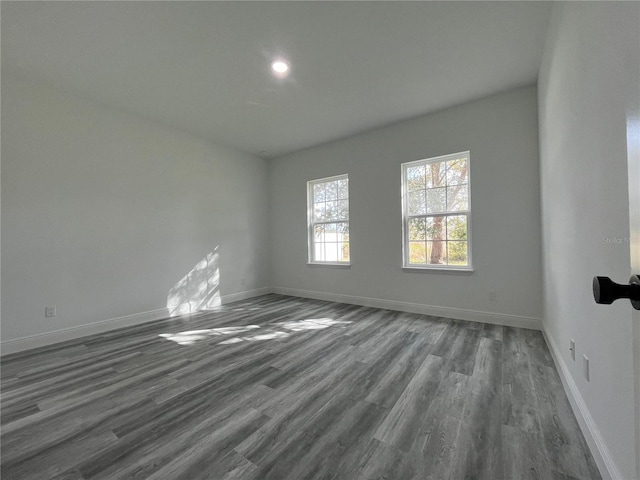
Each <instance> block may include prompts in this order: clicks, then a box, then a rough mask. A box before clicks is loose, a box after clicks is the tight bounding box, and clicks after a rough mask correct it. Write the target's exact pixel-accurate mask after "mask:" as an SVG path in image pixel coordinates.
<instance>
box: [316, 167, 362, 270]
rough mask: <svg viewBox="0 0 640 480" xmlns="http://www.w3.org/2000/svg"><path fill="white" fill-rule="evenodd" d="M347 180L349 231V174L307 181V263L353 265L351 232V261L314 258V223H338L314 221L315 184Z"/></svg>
mask: <svg viewBox="0 0 640 480" xmlns="http://www.w3.org/2000/svg"><path fill="white" fill-rule="evenodd" d="M343 179H346V180H347V192H348V197H347V200H348V201H349V218H348V219H347V221H346V223H348V224H349V231H350V230H351V191H350V188H349V174H348V173H343V174H341V175H333V176H331V177H325V178H316V179H314V180H309V181H307V265H314V266H317V265H321V266H328V267H347V268H348V267H350V266H351V233H349V261H348V262H334V261H332V262H324V261H321V260H315V258H314V245H315V243H314V241H313V238H314V237H313V227H314V225H318V224H322V223H336V221H335V220H334V221H327V222H315V223H314V222H313V203H314V202H313V186H314V185H317V184H318V183H327V182H331V181H336V180H343ZM337 222H338V223H343V222H344V220H339V221H337Z"/></svg>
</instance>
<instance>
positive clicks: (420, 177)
mask: <svg viewBox="0 0 640 480" xmlns="http://www.w3.org/2000/svg"><path fill="white" fill-rule="evenodd" d="M425 187H426V183H425V166H424V165H418V166H417V167H408V168H407V190H408V191H412V190H424V189H425Z"/></svg>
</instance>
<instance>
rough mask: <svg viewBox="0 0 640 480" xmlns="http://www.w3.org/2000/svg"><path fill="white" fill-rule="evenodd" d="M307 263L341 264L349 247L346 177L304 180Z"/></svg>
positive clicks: (344, 260) (348, 253)
mask: <svg viewBox="0 0 640 480" xmlns="http://www.w3.org/2000/svg"><path fill="white" fill-rule="evenodd" d="M307 194H308V199H307V218H308V227H309V232H308V237H309V262H310V263H325V264H345V265H348V264H349V261H350V249H349V176H348V175H338V176H336V177H329V178H321V179H318V180H312V181H310V182H307Z"/></svg>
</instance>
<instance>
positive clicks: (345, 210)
mask: <svg viewBox="0 0 640 480" xmlns="http://www.w3.org/2000/svg"><path fill="white" fill-rule="evenodd" d="M336 205H337V207H336V220H349V200H338V201H337V202H336Z"/></svg>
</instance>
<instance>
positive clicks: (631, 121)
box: [627, 79, 640, 478]
mask: <svg viewBox="0 0 640 480" xmlns="http://www.w3.org/2000/svg"><path fill="white" fill-rule="evenodd" d="M636 88H637V90H636V91H637V92H638V96H640V79H639V80H638V82H637V85H636ZM633 110H634V111H631V112H629V114H628V116H627V153H628V155H627V159H628V162H629V233H630V237H629V248H630V253H631V272H630V275H638V276H640V99H638V102H637V103H636V105H635V108H633ZM632 315H633V319H632V322H633V324H632V329H633V340H634V348H633V357H634V378H635V395H636V402H635V403H636V476H637V478H640V310H635V309H632Z"/></svg>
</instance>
